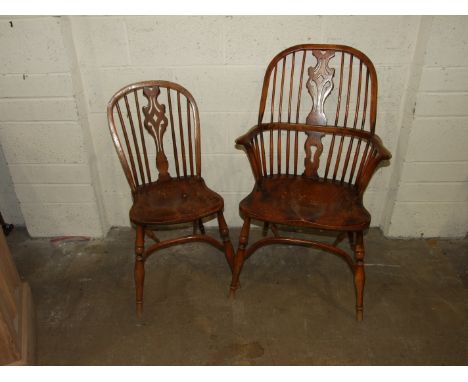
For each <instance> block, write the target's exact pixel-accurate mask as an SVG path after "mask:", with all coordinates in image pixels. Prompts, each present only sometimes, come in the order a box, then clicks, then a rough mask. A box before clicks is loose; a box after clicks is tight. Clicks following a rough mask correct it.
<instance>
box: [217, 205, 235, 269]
mask: <svg viewBox="0 0 468 382" xmlns="http://www.w3.org/2000/svg"><path fill="white" fill-rule="evenodd" d="M218 227H219V234H220V235H221V239H222V240H223V244H224V255H225V256H226V261H227V263H228V264H229V268H230V269H231V272H232V268H233V266H234V248H233V247H232V243H231V238H230V237H229V228H228V226H227V224H226V220H224V215H223V212H222V211H219V212H218Z"/></svg>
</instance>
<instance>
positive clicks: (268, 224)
mask: <svg viewBox="0 0 468 382" xmlns="http://www.w3.org/2000/svg"><path fill="white" fill-rule="evenodd" d="M268 228H270V223H268V222H264V223H263V231H262V236H263V237H265V236H266V235H268Z"/></svg>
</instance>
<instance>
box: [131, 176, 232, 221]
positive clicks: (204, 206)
mask: <svg viewBox="0 0 468 382" xmlns="http://www.w3.org/2000/svg"><path fill="white" fill-rule="evenodd" d="M223 205H224V203H223V198H222V197H221V196H220V195H218V194H217V193H216V192H214V191H212V190H210V189H209V188H208V187H207V186H206V184H205V182H204V181H203V179H201V178H198V179H197V178H194V177H189V178H185V179H184V178H181V179H176V178H170V179H167V180H160V181H157V182H153V183H150V184H146V185H144V186H143V187H141V188H140V189H138V192H137V193H136V194H135V200H134V202H133V206H132V208H131V209H130V220H131V221H132V222H133V223H135V224H177V223H183V222H187V221H194V220H197V219H200V218H202V217H205V216H208V215H211V214H214V213H216V212H217V211H219V210H222V209H223Z"/></svg>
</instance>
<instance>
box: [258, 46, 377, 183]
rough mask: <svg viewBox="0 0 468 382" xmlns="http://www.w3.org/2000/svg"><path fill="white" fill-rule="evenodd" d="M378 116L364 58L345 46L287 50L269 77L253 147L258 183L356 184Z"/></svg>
mask: <svg viewBox="0 0 468 382" xmlns="http://www.w3.org/2000/svg"><path fill="white" fill-rule="evenodd" d="M376 115H377V75H376V72H375V68H374V65H373V64H372V62H371V61H370V60H369V58H368V57H367V56H366V55H365V54H364V53H362V52H360V51H358V50H356V49H354V48H351V47H347V46H343V45H316V44H307V45H297V46H294V47H291V48H288V49H286V50H284V51H283V52H281V53H279V54H278V55H277V56H276V57H275V58H273V60H272V61H271V63H270V64H269V66H268V68H267V70H266V73H265V78H264V82H263V89H262V96H261V100H260V108H259V117H258V132H257V134H254V135H255V138H254V139H253V141H252V142H251V143H252V144H253V145H254V147H255V151H256V152H257V161H258V164H259V170H261V176H272V175H278V174H285V175H304V176H306V177H310V178H315V179H319V178H321V179H325V180H334V181H340V182H342V183H343V182H345V183H349V184H352V185H355V184H356V183H358V178H359V173H360V171H362V168H363V167H364V166H365V163H366V161H367V160H368V159H369V158H370V157H371V156H372V150H369V139H370V138H371V137H372V136H373V135H374V131H375V121H376ZM323 127H328V129H323ZM352 131H360V132H362V134H355V133H353V132H352Z"/></svg>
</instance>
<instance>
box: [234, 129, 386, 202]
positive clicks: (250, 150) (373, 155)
mask: <svg viewBox="0 0 468 382" xmlns="http://www.w3.org/2000/svg"><path fill="white" fill-rule="evenodd" d="M274 130H283V131H287V132H288V134H289V132H290V131H294V132H304V133H319V134H322V135H332V136H333V139H334V140H335V137H338V138H337V139H336V140H338V139H341V140H343V139H344V137H348V138H350V139H352V140H358V141H359V142H362V146H363V148H364V152H363V153H362V155H363V159H362V163H361V165H360V166H357V167H359V168H358V169H357V170H356V179H355V181H354V185H355V186H356V188H357V189H358V192H359V194H360V195H362V194H363V192H364V191H365V189H366V187H367V185H368V183H369V181H370V179H371V177H372V175H373V174H374V172H375V170H376V168H377V166H378V165H379V163H380V162H381V161H383V160H388V159H390V158H391V157H392V155H391V154H390V152H389V151H388V150H387V149H386V148H385V147H384V145H383V143H382V140H381V139H380V138H379V137H378V136H377V135H376V134H374V133H371V132H368V131H365V130H359V129H351V128H344V127H333V126H315V125H308V124H300V123H280V122H274V123H265V124H260V125H255V126H253V127H252V128H251V129H250V130H249V131H248V132H247V133H245V134H244V135H242V136H240V137H239V138H237V139H236V143H237V144H238V145H240V146H242V147H244V148H245V150H246V153H247V156H248V158H249V162H250V165H251V167H252V171H253V174H254V177H255V180H256V182H259V181H260V180H261V178H262V177H264V176H265V174H264V171H262V164H261V157H262V155H264V153H262V152H261V150H263V148H261V147H260V144H259V143H258V141H259V140H258V138H257V137H258V136H259V135H260V134H261V133H264V132H265V131H274ZM359 144H361V143H359ZM339 150H342V143H340V149H339ZM296 155H297V154H296ZM340 156H341V159H342V160H343V159H344V157H345V153H343V155H341V152H340V153H339V154H338V158H337V160H338V161H339V160H340ZM348 160H349V152H348V155H347V159H346V161H348ZM354 163H356V159H354ZM354 163H353V166H354Z"/></svg>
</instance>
